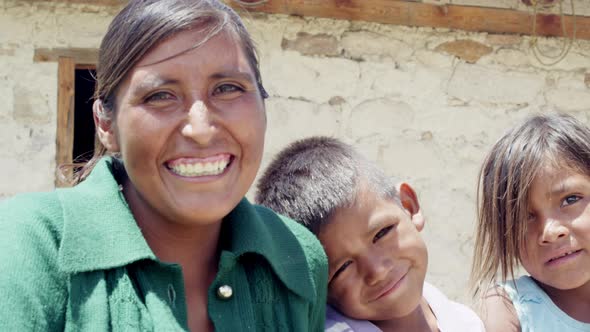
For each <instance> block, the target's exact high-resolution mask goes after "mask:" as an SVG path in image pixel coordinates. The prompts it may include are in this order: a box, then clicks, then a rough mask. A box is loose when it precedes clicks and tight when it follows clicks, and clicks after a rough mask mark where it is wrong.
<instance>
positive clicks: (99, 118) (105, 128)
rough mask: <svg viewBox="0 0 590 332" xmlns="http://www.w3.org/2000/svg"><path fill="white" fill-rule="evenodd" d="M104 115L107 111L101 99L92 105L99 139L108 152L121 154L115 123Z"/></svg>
mask: <svg viewBox="0 0 590 332" xmlns="http://www.w3.org/2000/svg"><path fill="white" fill-rule="evenodd" d="M104 114H105V109H104V105H103V104H102V101H101V100H100V99H97V100H95V101H94V104H92V117H93V118H94V126H95V127H96V134H97V135H98V139H99V140H100V142H101V143H102V145H103V146H104V147H105V148H106V149H107V151H109V152H119V143H118V142H117V135H116V132H115V128H114V126H113V121H112V119H109V118H108V117H106V116H105V115H104Z"/></svg>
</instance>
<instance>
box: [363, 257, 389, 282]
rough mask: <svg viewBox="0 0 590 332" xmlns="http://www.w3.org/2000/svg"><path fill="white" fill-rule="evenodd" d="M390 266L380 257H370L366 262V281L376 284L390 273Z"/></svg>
mask: <svg viewBox="0 0 590 332" xmlns="http://www.w3.org/2000/svg"><path fill="white" fill-rule="evenodd" d="M388 266H389V265H388V264H386V262H385V261H384V260H383V259H381V258H380V257H372V258H368V259H367V260H366V263H365V268H366V271H365V283H366V284H367V285H369V286H374V285H377V284H378V283H379V282H381V281H383V280H384V279H385V278H386V277H387V274H388V273H389V270H390V269H389V267H388Z"/></svg>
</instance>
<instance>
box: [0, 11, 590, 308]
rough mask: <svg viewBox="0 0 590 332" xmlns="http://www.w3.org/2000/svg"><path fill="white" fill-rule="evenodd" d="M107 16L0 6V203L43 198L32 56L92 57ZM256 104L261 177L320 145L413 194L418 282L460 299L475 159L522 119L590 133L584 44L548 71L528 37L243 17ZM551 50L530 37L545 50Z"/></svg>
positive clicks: (52, 75) (45, 83)
mask: <svg viewBox="0 0 590 332" xmlns="http://www.w3.org/2000/svg"><path fill="white" fill-rule="evenodd" d="M115 11H116V10H115V9H113V8H104V7H93V6H88V5H78V6H74V5H64V4H52V3H27V2H19V1H8V0H0V82H1V84H0V97H1V98H2V100H3V103H2V104H1V105H0V120H2V121H0V133H1V135H2V136H1V137H2V140H0V157H1V158H2V160H3V163H2V166H0V171H1V172H0V174H2V176H1V177H0V197H6V196H11V195H14V194H15V193H18V192H24V191H40V190H50V189H52V188H53V182H54V169H55V166H56V165H55V161H54V160H55V122H56V103H57V64H56V63H50V62H47V63H33V61H32V59H33V53H34V50H35V49H36V48H43V47H86V48H88V47H90V48H96V47H98V45H99V42H100V39H101V37H102V34H103V33H104V31H105V29H106V27H107V25H108V23H109V22H110V19H111V17H112V15H113V13H114V12H115ZM247 26H248V28H249V29H250V31H251V33H252V35H253V36H254V39H255V40H256V43H257V45H258V47H259V51H260V57H261V66H262V74H263V80H264V83H265V85H266V88H267V90H268V92H269V93H270V98H269V99H268V101H267V112H268V132H267V143H266V153H265V156H264V160H263V167H264V165H266V164H267V163H268V161H269V160H270V159H271V157H272V156H273V155H274V154H275V153H276V152H277V151H279V150H280V149H281V148H282V147H284V146H285V145H286V144H288V143H289V142H291V141H293V140H295V139H297V138H302V137H305V136H309V135H319V134H321V135H331V136H336V137H339V138H342V139H343V140H345V141H347V142H349V143H352V144H354V145H355V146H356V147H358V148H359V149H360V150H362V152H363V153H364V154H366V155H367V156H368V157H369V158H371V159H373V160H375V161H376V162H377V163H379V165H381V166H382V167H383V168H384V169H385V170H386V171H387V173H388V174H391V175H394V176H396V177H398V178H401V179H406V180H407V181H408V182H410V183H411V184H413V185H414V186H415V188H416V189H417V191H418V194H419V196H420V198H421V201H422V207H423V210H424V213H425V215H426V217H427V224H426V228H425V230H424V232H423V236H424V238H425V239H426V242H427V245H428V249H429V253H430V259H429V272H428V279H429V280H430V281H431V282H432V283H434V284H435V285H437V286H439V287H440V288H441V289H442V290H444V291H445V292H446V293H447V294H448V295H449V296H450V297H451V298H455V299H460V300H464V301H468V293H467V286H466V285H467V278H468V272H469V262H470V257H471V250H472V240H473V239H472V233H473V225H474V220H475V188H476V176H477V171H478V168H479V166H480V163H481V161H482V159H483V156H484V153H485V152H486V151H487V150H488V149H489V147H490V146H491V145H492V144H493V142H494V141H495V140H496V139H497V138H498V137H499V136H500V135H501V134H502V133H503V132H504V131H505V130H506V129H507V128H508V127H509V126H511V125H513V124H514V123H516V122H517V121H519V120H520V119H522V118H524V117H525V116H527V115H529V114H531V113H534V112H539V111H541V112H546V111H552V110H559V111H567V112H570V113H573V114H575V115H576V116H577V117H579V118H580V119H582V120H584V121H586V122H587V123H589V122H590V113H589V110H590V57H589V55H590V42H588V41H577V42H576V43H575V45H574V46H573V48H572V50H571V52H570V54H569V55H568V56H567V58H566V59H564V60H563V61H562V62H561V63H559V64H558V65H556V66H554V67H550V68H548V67H544V66H542V65H540V64H539V63H538V62H537V61H536V59H535V58H534V56H533V55H532V54H531V52H530V50H529V41H530V38H529V37H520V36H501V35H488V34H486V33H466V32H453V31H449V30H444V29H439V30H436V29H429V28H409V27H399V26H388V25H382V24H373V23H362V22H349V21H335V20H329V19H316V18H298V17H287V16H281V15H270V16H269V15H261V14H253V15H251V16H250V17H249V18H247ZM561 42H562V41H561V40H558V39H543V40H542V42H541V44H542V46H543V47H545V48H548V49H553V50H555V49H558V47H559V46H560V45H561V44H560V43H561Z"/></svg>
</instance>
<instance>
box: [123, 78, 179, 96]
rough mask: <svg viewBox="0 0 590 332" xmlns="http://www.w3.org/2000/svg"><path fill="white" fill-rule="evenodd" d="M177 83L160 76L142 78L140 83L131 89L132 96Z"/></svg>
mask: <svg viewBox="0 0 590 332" xmlns="http://www.w3.org/2000/svg"><path fill="white" fill-rule="evenodd" d="M175 83H178V80H174V79H167V78H165V77H160V76H150V77H146V78H144V79H143V80H142V81H141V82H139V83H138V84H137V85H135V86H134V87H133V90H132V91H131V92H132V94H141V93H142V92H144V91H149V90H152V89H155V88H158V87H161V86H164V85H170V84H175Z"/></svg>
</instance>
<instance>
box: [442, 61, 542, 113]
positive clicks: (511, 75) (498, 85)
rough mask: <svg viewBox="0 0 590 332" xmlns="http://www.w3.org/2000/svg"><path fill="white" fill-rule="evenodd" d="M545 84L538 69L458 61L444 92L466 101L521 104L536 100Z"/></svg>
mask: <svg viewBox="0 0 590 332" xmlns="http://www.w3.org/2000/svg"><path fill="white" fill-rule="evenodd" d="M544 85H545V76H544V75H542V74H540V73H530V72H525V71H514V70H506V69H505V68H502V67H484V66H480V65H467V64H459V65H458V66H457V68H456V69H455V73H454V75H453V77H452V78H451V80H450V81H449V84H448V86H447V94H448V95H449V96H451V97H454V98H458V99H461V100H464V101H467V102H469V101H472V100H473V101H479V102H486V103H494V104H522V103H530V102H531V101H533V100H535V98H536V97H537V96H538V95H539V93H540V92H541V91H542V89H543V87H544Z"/></svg>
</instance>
